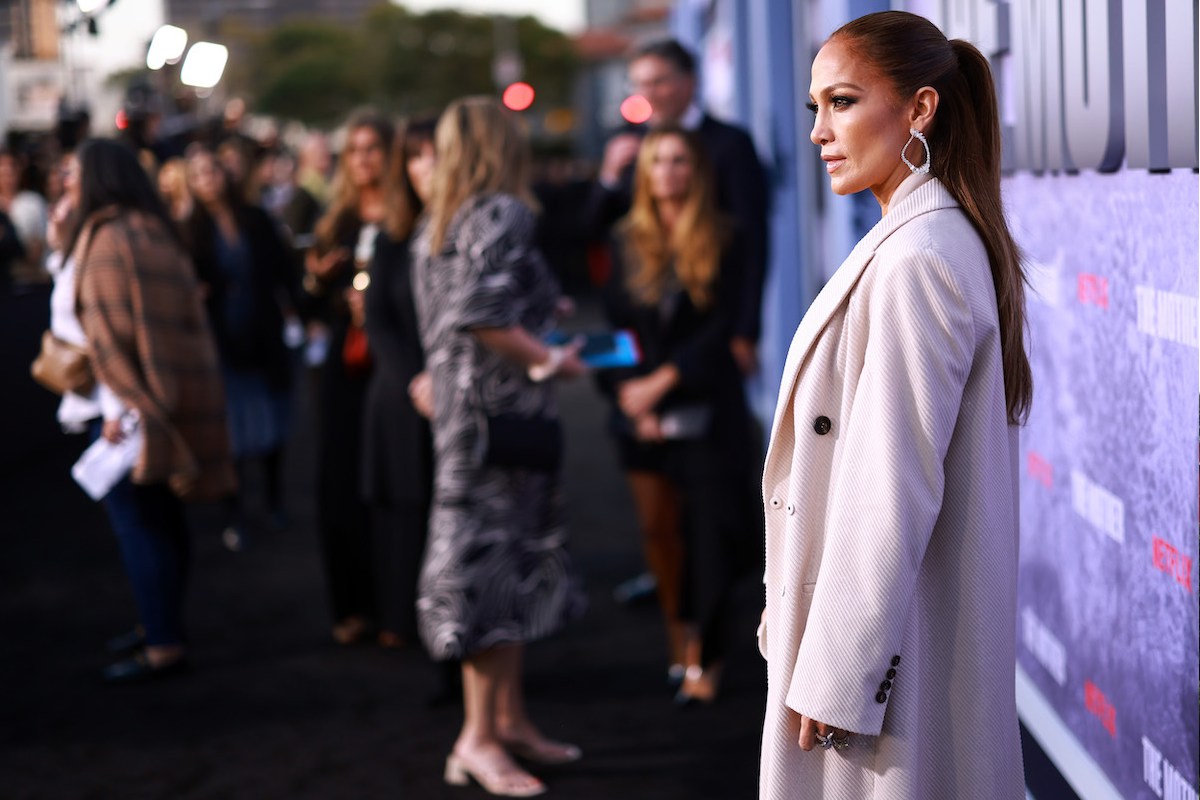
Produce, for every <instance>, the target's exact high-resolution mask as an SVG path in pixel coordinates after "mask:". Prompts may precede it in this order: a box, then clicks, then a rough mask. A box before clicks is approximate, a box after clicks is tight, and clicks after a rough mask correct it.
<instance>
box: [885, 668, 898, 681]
mask: <svg viewBox="0 0 1200 800" xmlns="http://www.w3.org/2000/svg"><path fill="white" fill-rule="evenodd" d="M894 677H896V670H894V669H889V670H888V671H887V679H888V680H889V681H890V680H891V679H892V678H894Z"/></svg>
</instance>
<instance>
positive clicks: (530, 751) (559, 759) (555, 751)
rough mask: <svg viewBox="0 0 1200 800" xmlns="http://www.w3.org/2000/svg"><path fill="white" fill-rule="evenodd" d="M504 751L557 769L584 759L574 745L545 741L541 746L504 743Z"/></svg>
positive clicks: (517, 742) (516, 742)
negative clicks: (561, 765)
mask: <svg viewBox="0 0 1200 800" xmlns="http://www.w3.org/2000/svg"><path fill="white" fill-rule="evenodd" d="M504 749H505V750H507V751H508V752H510V753H512V754H513V755H514V756H516V757H517V758H520V759H524V760H525V761H529V762H532V763H534V764H542V765H544V766H547V767H556V766H559V765H560V764H573V763H575V762H576V761H578V760H579V759H581V758H583V751H582V750H580V749H579V748H578V747H577V746H575V745H573V744H567V743H566V742H552V741H550V740H549V739H545V740H543V741H542V742H541V743H540V744H531V743H529V742H522V741H512V742H504Z"/></svg>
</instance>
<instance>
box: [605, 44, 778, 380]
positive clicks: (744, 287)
mask: <svg viewBox="0 0 1200 800" xmlns="http://www.w3.org/2000/svg"><path fill="white" fill-rule="evenodd" d="M629 80H630V83H631V85H632V88H633V91H634V92H636V93H637V94H640V95H641V96H642V97H644V98H646V100H648V101H649V102H650V108H651V116H650V119H649V120H648V121H647V125H646V126H631V127H629V128H628V129H626V130H623V131H622V132H620V133H618V134H616V135H615V136H613V137H612V139H610V140H609V142H608V145H607V147H606V148H605V151H604V161H603V163H602V164H601V167H600V174H599V180H598V181H597V183H596V185H595V186H594V187H593V190H592V195H591V197H590V198H589V207H588V210H587V214H588V217H589V219H590V223H591V227H592V231H593V234H594V235H595V236H596V237H597V238H600V237H602V236H604V235H606V234H607V233H608V231H609V229H610V228H611V227H612V224H613V223H614V222H615V221H616V220H617V219H619V218H620V217H621V216H623V215H624V214H625V213H626V212H627V211H628V210H629V206H630V202H631V200H632V194H633V170H634V162H635V160H636V159H637V153H638V148H639V147H640V146H641V141H642V136H643V135H644V134H645V131H646V130H647V126H648V127H650V128H653V127H657V126H661V125H679V126H681V127H683V128H686V129H688V130H692V131H695V133H696V135H697V136H698V137H699V139H700V142H701V143H702V144H703V146H704V149H705V153H706V155H707V156H708V160H709V162H710V163H711V165H712V170H713V178H714V180H715V182H716V195H717V204H718V206H719V207H720V209H721V211H723V212H724V213H725V214H726V215H727V216H728V217H729V218H730V219H731V220H732V222H733V223H734V224H735V225H736V226H737V227H738V229H739V231H740V232H741V235H742V237H743V243H744V248H745V253H746V257H745V263H744V264H743V267H742V269H743V272H742V275H741V279H740V280H739V281H738V282H737V283H738V286H739V294H740V295H741V297H740V300H739V303H738V314H737V319H736V320H735V323H734V336H733V338H732V339H731V341H730V345H729V346H730V349H731V350H732V351H733V355H734V358H735V359H736V360H737V363H738V366H739V368H740V369H741V371H742V373H743V374H744V375H750V374H752V373H754V372H756V371H757V369H758V337H759V332H760V327H761V307H762V293H763V284H764V281H765V279H766V271H767V182H766V176H765V174H764V172H763V168H762V164H761V163H760V162H759V160H758V154H757V153H756V152H755V150H754V142H753V141H752V140H751V139H750V136H749V134H747V133H746V132H745V131H744V130H742V129H741V128H738V127H735V126H733V125H729V124H727V123H724V122H721V121H720V120H718V119H716V118H714V117H712V116H710V115H708V114H707V113H705V112H704V111H702V110H701V109H700V107H699V106H698V105H697V104H696V100H695V94H696V61H695V59H694V58H693V56H692V54H691V53H690V52H688V50H687V49H686V48H685V47H684V46H683V45H681V44H680V43H679V42H678V41H676V40H674V39H665V40H661V41H656V42H651V43H649V44H646V45H644V46H642V47H641V48H639V49H638V50H637V51H636V52H635V53H634V55H633V57H632V59H630V62H629Z"/></svg>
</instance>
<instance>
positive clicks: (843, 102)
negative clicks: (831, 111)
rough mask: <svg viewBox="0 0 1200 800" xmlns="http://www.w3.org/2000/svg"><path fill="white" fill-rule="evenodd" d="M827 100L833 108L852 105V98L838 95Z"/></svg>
mask: <svg viewBox="0 0 1200 800" xmlns="http://www.w3.org/2000/svg"><path fill="white" fill-rule="evenodd" d="M829 102H830V104H831V105H832V106H833V107H834V108H846V107H848V106H852V105H854V98H852V97H840V96H839V97H832V98H830V100H829Z"/></svg>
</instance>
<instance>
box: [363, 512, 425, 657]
mask: <svg viewBox="0 0 1200 800" xmlns="http://www.w3.org/2000/svg"><path fill="white" fill-rule="evenodd" d="M428 527H429V509H428V508H427V507H424V506H422V505H421V504H419V503H409V504H404V505H400V506H395V507H393V506H379V505H377V506H373V507H372V508H371V539H372V543H373V545H374V553H373V559H372V560H373V562H374V573H375V600H376V606H377V608H378V612H379V627H380V629H381V630H384V631H390V632H392V633H395V634H398V635H399V636H401V637H402V638H404V639H405V640H406V641H409V642H414V641H416V639H417V613H416V609H417V579H418V578H419V577H420V575H421V563H422V561H423V560H424V557H425V538H426V533H427V531H428Z"/></svg>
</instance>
